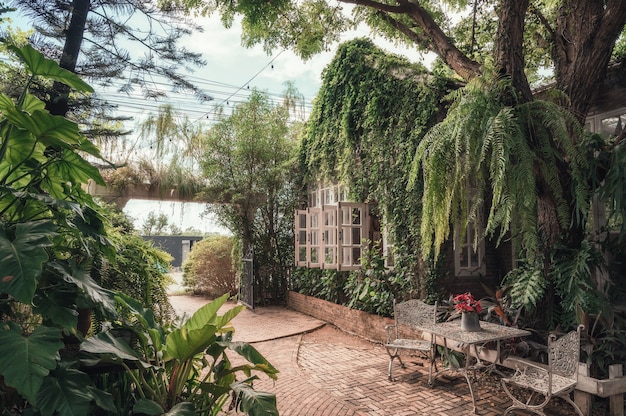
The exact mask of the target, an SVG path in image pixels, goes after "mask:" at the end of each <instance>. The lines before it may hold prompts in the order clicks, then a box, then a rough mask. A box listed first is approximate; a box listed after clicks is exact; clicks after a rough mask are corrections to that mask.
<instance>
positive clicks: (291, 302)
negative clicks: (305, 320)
mask: <svg viewBox="0 0 626 416" xmlns="http://www.w3.org/2000/svg"><path fill="white" fill-rule="evenodd" d="M287 306H288V307H289V308H291V309H293V310H294V311H297V312H301V313H303V314H305V315H309V316H312V317H314V318H317V319H320V320H322V321H325V322H328V323H330V324H333V325H335V326H336V327H337V328H339V329H341V330H342V331H344V332H347V333H349V334H353V335H357V336H359V337H361V338H364V339H367V340H368V341H372V342H378V343H383V344H384V343H385V342H386V341H387V332H386V331H385V325H392V324H393V319H390V318H384V317H382V316H378V315H374V314H371V313H366V312H363V311H358V310H356V309H350V308H348V307H346V306H342V305H337V304H336V303H332V302H328V301H326V300H322V299H317V298H314V297H311V296H306V295H302V294H300V293H297V292H289V293H288V294H287ZM400 332H401V336H402V337H404V338H415V337H419V336H420V333H419V332H416V331H411V330H410V329H408V328H401V330H400Z"/></svg>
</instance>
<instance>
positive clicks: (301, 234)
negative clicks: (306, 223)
mask: <svg viewBox="0 0 626 416" xmlns="http://www.w3.org/2000/svg"><path fill="white" fill-rule="evenodd" d="M298 244H306V230H300V231H299V232H298Z"/></svg>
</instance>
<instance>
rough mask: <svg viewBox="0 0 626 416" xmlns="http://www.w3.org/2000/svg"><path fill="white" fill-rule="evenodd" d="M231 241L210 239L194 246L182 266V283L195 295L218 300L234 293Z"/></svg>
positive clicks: (234, 279) (235, 285)
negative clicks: (217, 298) (207, 296)
mask: <svg viewBox="0 0 626 416" xmlns="http://www.w3.org/2000/svg"><path fill="white" fill-rule="evenodd" d="M232 250H233V239H232V238H231V237H226V236H212V237H208V238H206V239H204V240H202V241H199V242H198V243H196V244H195V245H194V246H193V248H192V249H191V253H190V254H189V257H187V259H186V260H185V262H184V264H183V282H184V284H185V285H187V286H189V287H191V288H192V290H193V291H194V293H202V294H206V295H209V296H220V295H222V294H224V293H229V294H230V295H231V296H232V295H235V294H236V293H237V273H236V271H235V268H234V267H233V261H232Z"/></svg>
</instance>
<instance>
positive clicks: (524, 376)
mask: <svg viewBox="0 0 626 416" xmlns="http://www.w3.org/2000/svg"><path fill="white" fill-rule="evenodd" d="M503 380H504V382H506V383H509V384H513V385H515V386H518V387H523V388H527V389H531V390H534V391H536V392H537V393H543V394H547V392H548V372H547V371H545V370H543V369H540V368H534V367H528V368H526V369H525V370H524V371H519V372H517V373H515V374H514V375H513V376H511V377H508V378H504V379H503ZM575 386H576V380H572V379H571V378H567V377H563V376H559V375H558V374H552V394H553V395H555V396H556V395H559V394H561V393H563V392H566V391H569V390H571V389H573V388H574V387H575Z"/></svg>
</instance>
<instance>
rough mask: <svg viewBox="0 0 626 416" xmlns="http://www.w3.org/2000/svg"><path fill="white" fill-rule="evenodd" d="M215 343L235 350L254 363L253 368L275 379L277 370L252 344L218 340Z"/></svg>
mask: <svg viewBox="0 0 626 416" xmlns="http://www.w3.org/2000/svg"><path fill="white" fill-rule="evenodd" d="M217 344H218V345H220V346H223V347H226V348H228V349H231V350H233V351H236V352H237V353H238V354H239V355H241V356H242V357H244V358H245V359H246V360H247V361H248V362H250V363H252V364H254V366H255V368H254V369H256V370H260V371H263V372H264V373H265V374H267V375H268V376H269V377H271V378H272V379H274V380H276V374H278V373H279V371H278V370H277V369H276V368H275V367H274V366H273V365H272V364H270V362H269V361H267V360H266V359H265V357H264V356H263V355H261V353H260V352H259V351H258V350H257V349H256V348H254V347H253V346H252V345H250V344H248V343H246V342H241V341H218V342H217Z"/></svg>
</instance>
